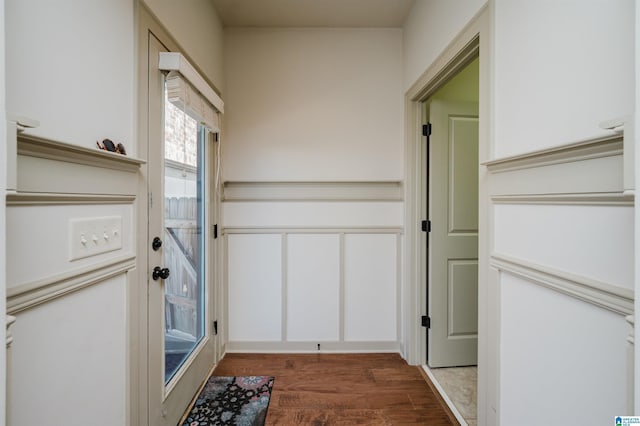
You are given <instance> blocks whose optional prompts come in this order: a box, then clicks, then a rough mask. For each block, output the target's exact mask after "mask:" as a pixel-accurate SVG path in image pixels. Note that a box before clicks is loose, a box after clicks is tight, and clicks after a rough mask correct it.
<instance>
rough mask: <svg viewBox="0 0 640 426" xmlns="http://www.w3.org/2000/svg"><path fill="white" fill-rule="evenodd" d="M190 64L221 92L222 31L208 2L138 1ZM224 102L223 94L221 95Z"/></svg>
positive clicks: (215, 13)
mask: <svg viewBox="0 0 640 426" xmlns="http://www.w3.org/2000/svg"><path fill="white" fill-rule="evenodd" d="M142 1H144V3H145V4H146V5H147V6H148V7H149V9H150V10H151V11H152V12H153V14H155V16H156V17H157V18H158V20H159V21H160V22H161V23H162V24H163V25H164V26H165V27H166V29H167V31H169V33H170V34H171V36H173V37H174V38H175V40H176V41H177V42H178V44H179V45H180V46H181V47H182V48H183V49H185V52H184V53H186V54H187V55H189V57H190V58H191V60H192V61H193V62H194V65H196V66H197V67H198V68H199V69H200V70H201V72H202V73H204V75H205V77H206V78H208V79H209V81H210V82H211V83H213V85H214V86H215V87H216V89H218V90H220V91H224V74H223V65H222V64H223V61H222V51H223V39H224V34H223V28H222V22H221V21H220V18H219V17H218V13H217V12H216V10H215V9H214V7H213V2H211V1H210V0H190V1H189V3H188V7H185V3H183V2H176V1H172V0H142ZM223 99H224V94H223Z"/></svg>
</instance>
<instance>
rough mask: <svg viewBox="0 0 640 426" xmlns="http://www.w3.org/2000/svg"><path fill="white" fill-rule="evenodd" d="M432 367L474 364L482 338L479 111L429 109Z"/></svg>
mask: <svg viewBox="0 0 640 426" xmlns="http://www.w3.org/2000/svg"><path fill="white" fill-rule="evenodd" d="M429 121H430V122H431V125H432V133H431V137H430V144H429V179H428V180H429V185H428V192H429V196H428V206H429V218H430V220H431V232H430V233H429V236H428V238H429V245H428V250H429V251H428V252H429V261H428V262H429V264H428V273H427V280H428V294H429V306H428V309H429V316H430V317H431V327H430V328H429V329H428V332H427V333H428V347H429V351H428V364H429V366H430V367H450V366H462V365H475V364H476V363H477V333H478V322H477V317H478V107H477V104H475V103H467V102H451V101H443V100H438V99H433V100H431V101H430V104H429Z"/></svg>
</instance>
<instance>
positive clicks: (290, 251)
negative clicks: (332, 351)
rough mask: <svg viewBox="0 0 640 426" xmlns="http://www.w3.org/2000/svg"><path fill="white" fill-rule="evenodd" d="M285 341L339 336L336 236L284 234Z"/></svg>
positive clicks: (338, 284) (319, 339)
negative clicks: (285, 238) (285, 263)
mask: <svg viewBox="0 0 640 426" xmlns="http://www.w3.org/2000/svg"><path fill="white" fill-rule="evenodd" d="M286 253H287V274H286V280H285V282H286V287H287V294H286V307H287V313H286V314H287V321H286V323H287V329H286V334H285V336H286V340H288V341H310V340H311V341H318V342H323V341H337V340H339V339H340V300H341V297H340V293H341V282H340V236H339V235H335V234H326V235H318V234H313V235H305V234H295V235H288V236H287V240H286Z"/></svg>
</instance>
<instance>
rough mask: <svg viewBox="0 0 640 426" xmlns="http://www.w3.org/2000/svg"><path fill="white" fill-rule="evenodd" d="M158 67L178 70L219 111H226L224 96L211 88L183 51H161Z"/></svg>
mask: <svg viewBox="0 0 640 426" xmlns="http://www.w3.org/2000/svg"><path fill="white" fill-rule="evenodd" d="M158 68H159V69H161V70H163V71H178V72H179V73H180V74H182V76H183V77H184V78H185V79H186V80H187V81H188V82H189V83H191V84H192V85H193V86H194V87H195V88H196V89H197V90H198V91H199V92H200V93H202V95H203V96H204V97H205V98H207V100H208V101H209V102H211V105H213V106H214V107H215V108H216V109H217V110H218V111H220V112H222V113H223V112H224V102H223V101H222V98H220V96H218V94H217V93H216V92H215V91H214V90H213V89H212V88H211V86H210V85H209V83H207V81H206V80H205V79H204V78H202V76H201V75H200V73H199V72H198V71H196V69H195V68H194V67H193V65H191V63H189V61H188V60H187V58H185V57H184V56H183V55H182V54H181V53H178V52H160V59H159V62H158Z"/></svg>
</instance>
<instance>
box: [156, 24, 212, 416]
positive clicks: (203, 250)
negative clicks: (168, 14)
mask: <svg viewBox="0 0 640 426" xmlns="http://www.w3.org/2000/svg"><path fill="white" fill-rule="evenodd" d="M162 51H166V48H165V47H164V46H163V45H162V43H160V41H158V40H157V39H156V38H155V37H154V36H153V35H150V39H149V58H148V59H149V62H148V65H149V105H148V111H149V130H148V131H149V138H148V157H147V158H148V176H147V182H148V191H149V224H148V233H147V235H148V241H147V243H148V253H149V255H148V263H147V267H148V274H149V275H148V276H149V278H148V284H147V285H148V339H149V346H148V350H149V356H148V368H149V371H148V377H149V424H150V425H154V426H164V425H170V426H175V425H176V424H177V423H178V422H179V420H180V418H181V417H182V415H183V414H184V412H185V410H186V408H187V407H188V405H189V402H190V401H191V400H192V398H193V397H194V396H195V394H196V392H197V390H198V388H199V386H200V385H201V384H202V382H203V380H205V379H206V378H207V373H208V372H209V371H210V369H211V368H212V366H213V365H214V362H215V337H214V333H215V331H214V329H213V318H214V317H213V307H214V303H213V300H212V299H213V298H212V294H213V291H212V289H213V288H214V285H213V283H214V276H215V274H214V270H213V269H214V266H215V262H214V261H213V259H214V256H212V252H213V250H214V243H213V240H212V235H211V228H212V226H211V225H212V223H213V211H214V209H215V206H216V199H215V191H213V190H212V187H213V185H211V181H212V179H211V176H213V175H214V173H213V172H214V167H215V161H214V158H215V157H214V156H215V149H214V148H215V145H216V143H217V142H215V140H214V135H213V134H212V133H210V132H209V130H208V129H207V128H205V127H203V125H202V124H201V122H200V121H199V120H198V119H196V118H194V117H192V116H190V115H189V113H188V112H187V111H185V110H184V109H180V107H176V106H175V105H173V104H172V103H171V102H169V99H168V97H167V88H166V84H165V75H164V74H163V73H162V72H161V71H160V70H159V69H158V60H159V59H158V58H159V53H160V52H162Z"/></svg>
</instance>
